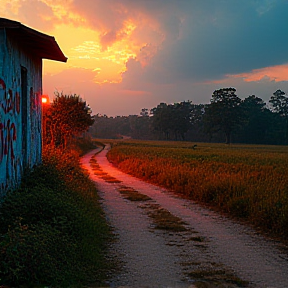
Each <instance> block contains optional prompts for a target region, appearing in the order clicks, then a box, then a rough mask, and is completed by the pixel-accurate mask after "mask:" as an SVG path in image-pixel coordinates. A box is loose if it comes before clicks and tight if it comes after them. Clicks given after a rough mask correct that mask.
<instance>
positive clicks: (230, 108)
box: [204, 88, 244, 144]
mask: <svg viewBox="0 0 288 288" xmlns="http://www.w3.org/2000/svg"><path fill="white" fill-rule="evenodd" d="M235 92H236V89H235V88H223V89H219V90H215V91H214V92H213V95H212V99H211V104H210V105H209V106H208V107H207V109H206V110H205V114H204V124H205V129H206V131H207V132H208V133H214V132H215V131H219V130H220V131H222V132H224V133H225V136H226V144H230V142H231V133H232V132H233V131H235V129H236V128H238V127H239V126H241V124H242V123H243V121H244V115H243V112H242V109H241V105H240V104H241V99H240V98H239V97H238V96H237V95H236V94H235Z"/></svg>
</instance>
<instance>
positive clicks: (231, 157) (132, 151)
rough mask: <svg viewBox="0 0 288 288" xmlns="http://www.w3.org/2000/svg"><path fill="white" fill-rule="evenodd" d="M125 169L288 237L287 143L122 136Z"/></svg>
mask: <svg viewBox="0 0 288 288" xmlns="http://www.w3.org/2000/svg"><path fill="white" fill-rule="evenodd" d="M112 144H113V148H112V149H111V150H110V151H109V153H108V159H109V161H111V162H112V163H114V164H115V165H116V166H117V167H118V168H119V169H121V170H122V171H124V172H126V173H128V174H131V175H134V176H136V177H138V178H141V179H144V180H146V181H149V182H151V183H154V184H157V185H160V186H163V187H165V188H167V189H169V190H173V191H175V192H176V193H178V194H182V195H183V196H185V197H189V198H190V199H193V200H195V201H198V202H201V203H205V204H209V205H211V206H214V207H216V208H217V209H220V210H221V211H223V212H228V213H229V214H231V215H234V216H237V217H241V218H243V219H245V220H249V221H250V222H251V223H253V224H255V225H257V226H258V227H262V228H264V229H266V230H267V231H270V232H273V233H275V234H277V235H281V236H282V237H284V238H288V229H287V227H288V147H286V146H264V145H225V144H211V143H196V144H197V146H196V147H195V143H189V142H164V141H163V142H162V141H161V142H160V141H158V142H156V141H136V140H135V141H132V140H131V141H117V142H113V143H112Z"/></svg>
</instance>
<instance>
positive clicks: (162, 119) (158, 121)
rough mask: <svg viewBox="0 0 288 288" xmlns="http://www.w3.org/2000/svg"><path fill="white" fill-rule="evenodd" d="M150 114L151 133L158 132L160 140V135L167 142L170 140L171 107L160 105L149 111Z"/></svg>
mask: <svg viewBox="0 0 288 288" xmlns="http://www.w3.org/2000/svg"><path fill="white" fill-rule="evenodd" d="M151 114H152V123H151V128H152V129H153V131H155V132H158V134H159V136H160V138H161V134H162V135H164V139H166V140H168V139H169V138H170V125H171V122H172V121H173V116H172V113H171V107H169V106H168V105H167V104H166V103H160V104H159V105H157V107H155V108H152V109H151Z"/></svg>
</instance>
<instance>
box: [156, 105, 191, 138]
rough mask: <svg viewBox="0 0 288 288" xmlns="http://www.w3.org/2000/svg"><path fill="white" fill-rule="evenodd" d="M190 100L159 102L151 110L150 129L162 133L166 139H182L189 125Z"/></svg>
mask: <svg viewBox="0 0 288 288" xmlns="http://www.w3.org/2000/svg"><path fill="white" fill-rule="evenodd" d="M191 111H192V103H191V101H183V102H179V103H174V104H166V103H160V104H159V105H158V106H157V107H156V108H153V109H152V110H151V114H152V115H153V116H152V123H151V125H152V129H154V131H157V132H160V134H162V135H164V138H165V139H166V140H168V139H174V140H178V139H181V140H184V139H185V134H186V133H187V131H188V130H189V128H190V127H191Z"/></svg>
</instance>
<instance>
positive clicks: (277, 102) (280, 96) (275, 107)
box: [269, 90, 288, 144]
mask: <svg viewBox="0 0 288 288" xmlns="http://www.w3.org/2000/svg"><path fill="white" fill-rule="evenodd" d="M269 102H270V103H271V105H272V111H273V112H275V113H278V114H279V115H280V116H281V117H282V118H283V120H284V121H283V123H284V129H283V130H284V137H285V143H286V144H288V97H287V95H286V93H285V92H283V91H282V90H277V91H276V92H274V93H273V96H271V99H270V100H269Z"/></svg>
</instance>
